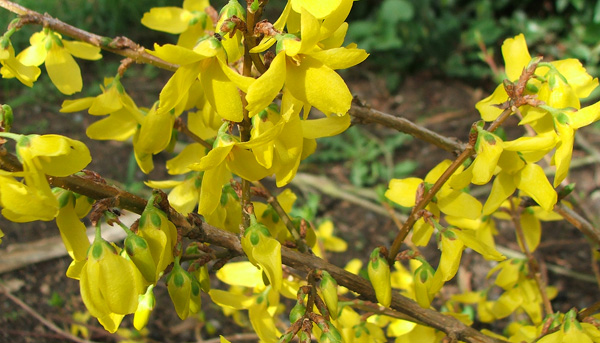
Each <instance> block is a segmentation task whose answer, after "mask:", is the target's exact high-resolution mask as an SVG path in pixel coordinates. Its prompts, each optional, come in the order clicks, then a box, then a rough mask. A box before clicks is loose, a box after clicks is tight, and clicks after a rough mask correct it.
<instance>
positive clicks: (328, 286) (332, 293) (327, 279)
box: [321, 270, 338, 320]
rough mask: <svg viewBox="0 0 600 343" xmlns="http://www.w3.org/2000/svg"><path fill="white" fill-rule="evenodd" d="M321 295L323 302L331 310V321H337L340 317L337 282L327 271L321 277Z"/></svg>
mask: <svg viewBox="0 0 600 343" xmlns="http://www.w3.org/2000/svg"><path fill="white" fill-rule="evenodd" d="M321 293H322V294H323V300H324V301H325V305H327V308H328V309H329V315H330V316H331V319H334V320H335V319H337V315H338V294H337V282H336V281H335V279H334V278H333V277H332V276H331V275H330V274H329V273H328V272H327V271H325V270H323V271H322V277H321Z"/></svg>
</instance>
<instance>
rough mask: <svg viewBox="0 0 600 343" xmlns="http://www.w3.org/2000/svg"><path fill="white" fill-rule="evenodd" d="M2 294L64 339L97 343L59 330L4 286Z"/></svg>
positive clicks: (0, 291)
mask: <svg viewBox="0 0 600 343" xmlns="http://www.w3.org/2000/svg"><path fill="white" fill-rule="evenodd" d="M0 293H2V294H4V295H5V296H6V297H7V298H8V299H10V300H11V301H12V302H14V303H15V304H17V305H18V306H19V307H21V308H22V309H24V310H25V311H26V312H27V313H29V314H30V315H32V316H33V317H34V318H35V319H37V320H38V321H40V322H41V323H42V324H44V326H46V327H47V328H48V329H50V330H52V331H54V332H56V333H57V334H59V335H61V336H62V337H64V338H66V339H69V340H71V341H73V342H77V343H96V342H94V341H90V340H87V339H83V338H79V337H77V336H74V335H72V334H71V333H70V332H66V331H64V330H63V329H61V328H59V327H58V326H56V324H54V323H52V322H51V321H49V320H47V319H46V318H44V317H42V316H41V315H40V314H39V313H37V312H36V311H35V310H34V309H33V308H31V307H29V305H27V304H26V303H24V302H23V301H22V300H21V299H19V298H18V297H16V296H14V295H12V293H11V292H10V290H9V289H8V287H6V286H4V285H3V284H0Z"/></svg>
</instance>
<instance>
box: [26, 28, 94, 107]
mask: <svg viewBox="0 0 600 343" xmlns="http://www.w3.org/2000/svg"><path fill="white" fill-rule="evenodd" d="M29 42H30V43H31V46H30V47H28V48H27V49H25V50H23V51H21V53H20V54H19V55H18V56H17V59H18V60H19V61H20V62H21V63H23V64H24V65H28V66H39V65H41V64H42V63H45V66H46V71H47V72H48V76H50V80H52V83H53V84H54V85H55V86H56V88H58V90H59V91H60V92H61V93H63V94H66V95H71V94H73V93H76V92H79V91H81V88H82V86H83V82H82V80H81V70H80V69H79V66H78V65H77V62H75V59H73V56H75V57H78V58H83V59H86V60H98V59H100V58H102V55H100V48H98V47H95V46H93V45H91V44H88V43H84V42H78V41H67V40H63V39H62V36H61V35H60V34H58V33H56V32H54V31H52V30H50V29H44V30H42V31H40V32H36V33H34V34H33V35H32V36H31V39H30V40H29Z"/></svg>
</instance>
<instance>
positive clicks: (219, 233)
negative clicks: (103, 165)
mask: <svg viewBox="0 0 600 343" xmlns="http://www.w3.org/2000/svg"><path fill="white" fill-rule="evenodd" d="M0 168H2V169H4V170H8V171H17V170H21V169H22V167H21V165H20V163H19V162H18V161H17V159H16V157H15V156H14V155H12V154H8V153H6V151H4V152H3V153H0ZM49 181H50V184H51V185H52V186H56V187H61V188H65V189H68V190H73V191H74V192H77V193H79V194H82V195H85V196H88V197H90V198H93V199H96V200H100V199H104V198H112V197H115V196H116V197H118V205H119V206H120V207H122V208H123V209H126V210H129V211H132V212H135V213H138V214H140V213H142V212H143V210H144V207H145V206H146V200H144V199H142V198H140V197H138V196H135V195H133V194H131V193H128V192H125V191H121V190H119V189H117V188H115V187H113V186H109V185H106V184H103V183H101V182H98V181H95V180H93V179H90V178H86V177H81V176H76V175H71V176H67V177H60V178H59V177H50V178H49ZM167 210H168V215H169V219H170V220H171V221H172V222H173V223H174V224H175V225H177V226H178V227H179V229H180V230H181V232H182V234H183V235H184V236H186V237H188V238H190V239H192V240H197V241H202V242H206V243H210V244H214V245H217V246H220V247H223V248H226V249H228V250H230V251H231V252H233V253H238V254H240V255H241V254H243V250H242V245H241V243H240V240H239V238H238V237H237V236H236V235H234V234H233V233H230V232H227V231H224V230H221V229H218V228H216V227H214V226H211V225H208V224H206V223H204V222H202V221H200V220H199V217H198V216H197V215H194V214H192V215H190V216H188V218H186V217H184V216H183V215H181V214H180V213H178V212H177V211H175V210H174V209H172V208H169V209H167ZM281 256H282V262H283V263H284V264H286V265H288V266H290V267H292V268H296V269H298V270H300V271H304V272H307V273H308V272H310V271H311V270H314V269H322V270H326V271H328V272H329V274H331V276H332V277H333V278H334V279H335V280H336V281H337V282H338V284H339V285H341V286H344V287H346V288H348V289H349V290H351V291H353V292H356V293H358V294H360V295H361V296H362V298H364V299H366V300H369V301H371V302H377V298H376V297H375V290H374V289H373V287H372V286H371V284H370V283H369V282H368V281H367V280H366V279H363V278H361V277H359V276H356V275H354V274H352V273H350V272H348V271H346V270H344V269H342V268H340V267H338V266H335V265H333V264H330V263H328V262H325V261H323V260H322V259H321V258H319V257H317V256H313V255H308V254H303V253H300V252H298V251H296V250H292V249H289V248H286V247H282V248H281ZM390 307H391V308H392V309H395V310H397V311H399V312H401V313H404V314H406V315H408V316H409V317H411V318H413V320H416V321H419V322H422V323H425V324H426V325H429V326H431V327H433V328H435V329H438V330H441V331H443V332H445V333H446V334H448V335H455V336H456V337H458V338H459V339H460V340H462V341H465V342H468V343H484V342H485V343H498V342H502V341H500V340H497V339H494V338H492V337H488V336H486V335H484V334H482V333H481V332H479V331H477V330H475V329H473V328H471V327H468V326H466V325H464V324H463V323H461V322H460V321H459V320H457V319H455V318H453V317H450V316H446V315H443V314H441V313H439V312H437V311H434V310H431V309H424V308H422V307H421V306H419V305H418V304H417V303H416V302H414V301H413V300H411V299H409V298H407V297H405V296H403V295H401V294H400V293H399V292H394V294H393V296H392V304H391V306H390Z"/></svg>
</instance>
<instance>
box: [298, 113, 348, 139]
mask: <svg viewBox="0 0 600 343" xmlns="http://www.w3.org/2000/svg"><path fill="white" fill-rule="evenodd" d="M301 123H302V135H303V136H304V138H308V139H313V138H321V137H331V136H335V135H338V134H340V133H342V132H344V131H345V130H346V129H347V128H348V127H350V115H349V114H346V115H343V116H332V117H327V118H320V119H310V120H303V121H302V122H301Z"/></svg>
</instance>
